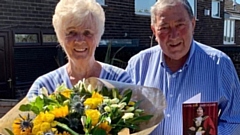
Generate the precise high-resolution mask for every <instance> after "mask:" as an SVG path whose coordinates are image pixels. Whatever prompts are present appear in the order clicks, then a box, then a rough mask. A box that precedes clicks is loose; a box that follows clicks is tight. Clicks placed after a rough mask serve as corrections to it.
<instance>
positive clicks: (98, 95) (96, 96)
mask: <svg viewBox="0 0 240 135" xmlns="http://www.w3.org/2000/svg"><path fill="white" fill-rule="evenodd" d="M92 98H98V99H101V100H103V96H102V95H101V94H99V93H98V92H93V94H92Z"/></svg>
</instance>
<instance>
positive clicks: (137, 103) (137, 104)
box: [134, 100, 143, 108]
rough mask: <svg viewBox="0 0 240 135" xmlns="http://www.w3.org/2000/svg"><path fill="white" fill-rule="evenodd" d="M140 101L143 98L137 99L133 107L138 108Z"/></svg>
mask: <svg viewBox="0 0 240 135" xmlns="http://www.w3.org/2000/svg"><path fill="white" fill-rule="evenodd" d="M142 101H143V100H140V101H137V102H136V103H135V105H134V108H138V107H139V105H140V103H141V102H142Z"/></svg>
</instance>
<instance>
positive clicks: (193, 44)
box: [159, 40, 196, 67]
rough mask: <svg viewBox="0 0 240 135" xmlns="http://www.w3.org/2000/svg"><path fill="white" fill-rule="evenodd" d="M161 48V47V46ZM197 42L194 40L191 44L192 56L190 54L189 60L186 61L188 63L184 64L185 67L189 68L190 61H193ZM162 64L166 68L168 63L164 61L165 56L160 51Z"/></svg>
mask: <svg viewBox="0 0 240 135" xmlns="http://www.w3.org/2000/svg"><path fill="white" fill-rule="evenodd" d="M159 46H160V45H159ZM195 46H196V45H195V41H194V40H192V43H191V47H190V54H189V57H188V59H187V61H186V63H185V64H184V66H183V67H187V66H188V65H189V63H190V60H191V58H192V56H193V53H194V51H195ZM160 57H161V58H160V64H161V66H162V67H166V63H165V60H164V55H163V51H162V50H161V51H160Z"/></svg>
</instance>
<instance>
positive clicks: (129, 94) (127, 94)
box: [122, 89, 132, 104]
mask: <svg viewBox="0 0 240 135" xmlns="http://www.w3.org/2000/svg"><path fill="white" fill-rule="evenodd" d="M123 97H125V98H123V99H124V100H122V102H126V103H127V104H128V103H129V101H130V99H131V97H132V90H130V89H128V90H126V91H124V93H123Z"/></svg>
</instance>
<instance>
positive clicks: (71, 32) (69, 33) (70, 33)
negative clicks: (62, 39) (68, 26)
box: [66, 31, 76, 36]
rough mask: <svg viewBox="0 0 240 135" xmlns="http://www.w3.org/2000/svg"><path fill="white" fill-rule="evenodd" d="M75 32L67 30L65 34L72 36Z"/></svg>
mask: <svg viewBox="0 0 240 135" xmlns="http://www.w3.org/2000/svg"><path fill="white" fill-rule="evenodd" d="M75 34H76V32H75V31H69V32H67V34H66V36H74V35H75Z"/></svg>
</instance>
